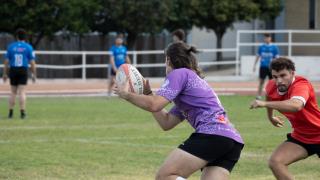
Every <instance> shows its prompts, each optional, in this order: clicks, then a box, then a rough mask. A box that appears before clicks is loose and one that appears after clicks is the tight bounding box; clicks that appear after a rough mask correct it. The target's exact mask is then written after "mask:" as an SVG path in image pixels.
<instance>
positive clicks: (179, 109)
mask: <svg viewBox="0 0 320 180" xmlns="http://www.w3.org/2000/svg"><path fill="white" fill-rule="evenodd" d="M196 52H197V50H196V49H195V48H194V47H192V46H188V45H187V44H185V43H183V42H175V43H172V44H170V45H169V46H168V48H167V49H166V50H165V57H166V62H165V63H166V74H167V76H166V79H165V82H164V84H163V85H162V86H161V88H160V89H159V90H158V91H157V92H156V94H153V93H152V91H151V90H150V85H149V83H148V81H146V84H145V86H146V88H145V92H144V94H143V95H138V94H134V93H131V92H129V91H128V88H129V85H128V83H126V84H124V85H120V84H119V85H117V87H115V88H114V91H115V93H116V94H118V96H119V97H120V98H123V99H125V100H127V101H129V102H131V103H132V104H134V105H136V106H138V107H140V108H142V109H144V110H146V111H149V112H152V114H153V116H154V118H155V119H156V120H157V122H158V124H159V125H160V127H161V128H162V129H163V130H165V131H167V130H170V129H172V128H174V127H175V126H176V125H177V124H179V123H180V122H182V121H183V120H187V121H188V122H189V123H190V125H191V126H192V127H193V128H194V129H195V132H194V133H192V134H191V136H190V137H189V138H188V139H187V140H186V141H184V142H183V143H182V144H180V145H179V146H178V148H176V149H174V150H173V151H172V152H171V153H170V154H169V156H168V157H167V159H166V160H165V161H164V163H163V164H162V166H161V167H160V169H159V170H158V173H157V175H156V179H157V180H184V179H186V178H188V177H189V176H190V175H191V174H193V173H194V172H196V171H198V170H200V169H202V176H201V179H203V180H209V179H228V178H229V175H230V172H231V171H232V168H233V167H234V165H235V164H236V163H237V162H238V159H239V158H240V153H241V150H242V148H243V146H244V143H243V140H242V138H241V136H240V134H239V133H238V132H237V130H236V129H235V128H234V127H233V125H232V124H231V122H230V120H229V119H228V116H227V114H226V111H225V110H224V108H223V106H222V104H221V103H220V100H219V98H218V96H217V95H216V93H215V92H214V91H213V90H212V89H211V87H210V86H209V85H208V83H207V82H206V81H205V80H204V79H203V78H202V76H201V71H200V69H199V67H198V63H197V60H196V58H195V56H194V53H196ZM171 102H174V106H173V107H172V108H171V110H170V111H169V112H167V111H166V110H165V109H164V108H165V106H167V105H168V104H169V103H171Z"/></svg>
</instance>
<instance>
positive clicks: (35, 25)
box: [0, 0, 99, 46]
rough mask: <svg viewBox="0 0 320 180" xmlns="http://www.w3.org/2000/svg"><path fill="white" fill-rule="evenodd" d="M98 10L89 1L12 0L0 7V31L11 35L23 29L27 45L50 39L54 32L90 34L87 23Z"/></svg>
mask: <svg viewBox="0 0 320 180" xmlns="http://www.w3.org/2000/svg"><path fill="white" fill-rule="evenodd" d="M98 9H99V5H98V4H97V3H95V1H93V0H81V1H77V0H55V1H42V0H15V1H5V2H3V3H2V4H1V6H0V31H2V32H8V33H11V34H13V33H14V32H15V30H16V29H17V28H19V27H20V28H25V29H26V30H27V31H28V33H29V34H31V35H32V36H30V43H31V44H32V45H33V46H37V44H38V43H39V41H40V40H41V39H42V38H43V37H49V38H50V37H52V36H53V35H54V34H55V33H56V32H58V31H70V32H75V33H85V32H88V31H90V28H89V26H88V24H89V23H88V21H89V20H90V17H92V16H93V13H95V12H96V11H97V10H98Z"/></svg>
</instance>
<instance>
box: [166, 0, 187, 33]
mask: <svg viewBox="0 0 320 180" xmlns="http://www.w3.org/2000/svg"><path fill="white" fill-rule="evenodd" d="M166 3H167V4H168V7H169V9H170V11H169V13H168V16H167V21H166V23H165V25H164V27H165V28H166V29H167V30H169V31H170V32H172V31H174V30H176V29H180V28H181V29H184V30H185V31H186V32H187V31H188V30H190V29H191V28H192V26H193V21H192V19H191V15H192V7H191V0H168V1H166Z"/></svg>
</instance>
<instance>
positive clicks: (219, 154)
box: [179, 133, 244, 172]
mask: <svg viewBox="0 0 320 180" xmlns="http://www.w3.org/2000/svg"><path fill="white" fill-rule="evenodd" d="M243 146H244V145H243V144H241V143H239V142H237V141H235V140H233V139H230V138H227V137H224V136H219V135H210V134H200V133H193V134H191V136H190V137H189V138H188V139H187V140H186V141H185V142H184V143H182V144H180V145H179V148H180V149H182V150H184V151H186V152H188V153H190V154H192V155H194V156H197V157H198V158H201V159H203V160H205V161H208V164H207V165H206V166H219V167H222V168H225V169H227V170H228V171H229V172H231V171H232V169H233V167H234V165H235V164H236V163H237V162H238V160H239V158H240V153H241V150H242V148H243Z"/></svg>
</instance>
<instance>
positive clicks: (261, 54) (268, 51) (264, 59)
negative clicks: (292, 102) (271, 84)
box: [253, 34, 279, 99]
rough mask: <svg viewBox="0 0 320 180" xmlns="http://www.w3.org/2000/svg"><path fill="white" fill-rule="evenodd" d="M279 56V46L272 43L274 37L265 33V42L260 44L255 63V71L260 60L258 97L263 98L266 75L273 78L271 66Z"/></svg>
mask: <svg viewBox="0 0 320 180" xmlns="http://www.w3.org/2000/svg"><path fill="white" fill-rule="evenodd" d="M277 57H279V49H278V47H277V46H276V45H274V44H272V38H271V35H270V34H264V43H263V44H262V45H260V46H259V49H258V54H257V57H256V61H255V62H254V65H253V72H255V71H256V65H257V63H258V61H259V60H260V68H259V85H258V93H257V97H256V99H261V97H262V88H263V86H264V82H265V79H266V77H268V78H269V79H271V78H272V76H271V71H270V68H269V66H270V62H271V61H272V59H275V58H277Z"/></svg>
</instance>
